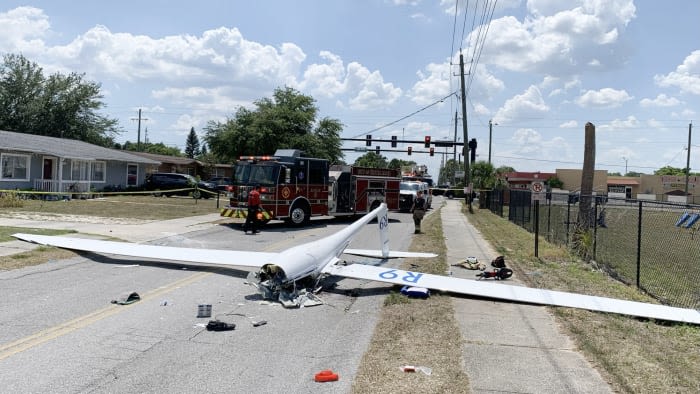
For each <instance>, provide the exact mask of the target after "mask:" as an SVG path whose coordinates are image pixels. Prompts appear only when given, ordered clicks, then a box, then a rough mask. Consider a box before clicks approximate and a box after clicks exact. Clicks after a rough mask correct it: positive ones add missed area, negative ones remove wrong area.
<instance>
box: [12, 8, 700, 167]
mask: <svg viewBox="0 0 700 394" xmlns="http://www.w3.org/2000/svg"><path fill="white" fill-rule="evenodd" d="M494 4H495V8H494ZM491 9H493V14H492V16H491V17H488V16H489V15H491V14H490V13H489V12H486V13H484V10H491ZM455 11H456V12H457V13H456V15H455ZM485 14H486V15H487V16H486V17H484V15H485ZM465 15H466V17H465ZM698 15H700V2H698V1H694V0H675V1H669V2H660V1H653V0H644V1H631V0H578V1H576V0H574V1H554V0H530V1H517V0H500V1H498V2H494V1H485V0H470V1H466V0H460V1H458V2H457V3H455V0H435V1H428V0H365V1H350V0H345V1H328V0H325V1H324V0H306V1H281V0H280V1H272V0H268V1H238V0H228V1H224V0H221V1H210V0H200V1H198V2H192V1H180V0H168V1H165V0H151V1H131V0H123V1H118V2H116V1H94V0H92V1H87V0H73V1H39V0H34V1H32V0H25V1H14V0H5V1H3V3H2V5H1V6H0V24H1V25H2V26H3V34H2V35H1V36H0V53H3V54H4V53H22V54H24V56H26V57H27V58H29V59H30V60H32V61H35V62H37V63H38V64H40V65H41V66H42V67H43V68H44V70H45V71H46V72H47V73H50V72H55V71H60V72H64V73H68V72H73V71H75V72H78V73H85V74H86V76H87V78H88V79H90V80H93V81H96V82H99V83H101V84H102V89H103V93H104V95H105V97H104V101H105V103H106V104H107V107H106V108H105V110H104V113H105V114H106V115H108V116H110V117H113V118H117V119H119V120H120V125H121V127H122V128H123V129H124V130H125V133H124V134H123V135H121V136H120V137H119V138H118V140H119V142H124V141H126V140H130V141H135V140H136V129H137V125H136V122H135V121H134V120H133V118H135V117H136V116H137V113H138V109H139V108H141V109H142V114H143V115H142V116H143V117H144V118H147V121H145V122H144V123H143V124H142V138H143V134H144V132H145V129H146V128H147V129H148V139H149V140H150V141H151V142H164V143H165V144H166V145H171V146H178V147H179V148H181V149H183V148H184V145H185V139H186V136H187V134H188V133H189V130H190V128H191V127H194V128H195V130H196V131H197V132H198V133H200V135H201V134H203V128H204V126H205V125H206V123H207V122H208V121H210V120H224V119H226V117H229V116H232V115H233V114H234V113H235V111H236V109H237V108H239V107H240V106H251V103H252V102H253V101H254V100H257V99H260V98H263V97H270V95H271V93H272V92H273V90H274V89H275V88H276V87H281V86H285V85H286V86H291V87H294V88H296V89H298V90H300V91H301V92H303V93H305V94H309V95H311V96H313V97H314V98H315V99H316V100H317V105H318V107H319V115H320V116H329V117H332V118H337V119H339V120H340V121H341V122H342V123H343V124H344V125H345V128H344V132H343V137H346V138H353V137H362V136H363V135H364V134H366V133H367V132H368V131H370V130H373V129H377V128H380V129H379V130H375V131H373V132H372V133H371V134H372V135H373V136H374V137H375V138H385V139H389V138H390V136H391V135H397V136H399V138H405V139H418V140H422V139H423V136H425V135H430V136H431V137H432V138H433V140H438V139H451V138H452V137H453V136H454V130H455V124H454V116H455V111H457V110H458V109H460V108H461V107H460V106H461V104H460V102H459V101H458V99H457V97H456V96H455V95H453V96H450V97H448V98H447V99H445V100H444V101H442V102H440V99H441V98H443V97H446V96H448V95H449V94H450V93H452V92H456V91H458V89H459V79H458V76H457V73H458V67H457V66H456V64H457V63H458V57H459V52H460V49H461V50H462V53H463V54H464V57H465V61H466V62H467V69H468V70H470V75H469V80H470V81H471V82H470V83H469V89H468V97H467V111H468V114H467V126H468V132H469V138H470V139H471V138H476V139H477V141H478V148H477V154H478V160H487V158H488V146H489V130H488V123H489V120H493V122H494V123H495V124H496V125H495V126H494V127H493V137H492V141H491V147H492V162H493V163H494V165H496V166H501V165H508V166H512V167H514V168H515V169H516V170H519V171H554V170H555V169H556V168H580V167H581V163H582V161H583V136H584V132H583V131H584V125H585V124H586V122H591V123H593V124H595V125H596V128H597V138H596V143H597V147H596V168H597V169H606V170H609V171H611V172H624V171H625V166H627V169H628V170H629V171H637V172H644V173H652V172H653V171H654V170H655V169H657V168H659V167H662V166H666V165H670V166H673V167H679V168H682V167H685V163H686V158H687V150H686V148H687V145H688V125H689V123H691V122H692V123H693V128H694V129H695V130H694V131H695V133H694V134H696V136H695V137H694V138H693V140H694V142H692V143H691V163H690V166H691V171H700V158H699V157H698V152H700V133H697V130H696V126H697V123H698V122H697V119H698V112H699V111H700V41H698V38H697V37H700V24H699V23H697V17H698ZM482 21H483V23H481V22H482ZM488 22H490V23H489V24H488V31H487V33H486V34H485V38H483V37H484V33H485V32H486V29H485V27H486V25H485V23H488ZM480 26H482V28H480ZM479 32H481V36H480V37H481V38H482V39H477V36H478V34H479ZM413 113H415V114H414V115H412V116H408V117H407V115H410V114H413ZM461 116H462V115H461V111H460V113H459V118H460V119H459V121H458V125H457V127H458V130H459V131H458V138H459V139H460V141H461V140H462V121H461ZM402 118H405V119H403V120H401V121H398V122H397V120H399V119H402ZM394 122H395V123H394ZM387 124H391V126H387V127H382V126H384V125H387ZM363 145H364V144H363V143H350V142H348V143H346V144H345V147H347V148H352V147H354V146H363ZM383 148H387V149H388V148H389V146H388V144H384V145H383ZM402 148H405V146H403V147H402ZM418 149H420V150H422V149H423V148H422V147H421V146H415V145H414V150H418ZM450 152H451V150H450ZM383 154H384V156H386V157H387V158H388V159H392V158H395V157H396V158H402V159H408V157H407V156H406V155H405V154H404V153H403V152H402V153H391V152H385V153H383ZM356 157H357V154H356V153H354V152H347V154H346V161H348V162H352V161H354V160H355V158H356ZM450 157H451V155H450ZM441 158H442V155H436V156H435V157H429V156H428V155H417V154H414V155H413V156H411V157H410V159H413V160H415V161H417V162H418V163H419V164H427V165H428V167H429V169H430V172H431V173H433V174H434V175H437V172H438V168H439V166H440V162H441Z"/></svg>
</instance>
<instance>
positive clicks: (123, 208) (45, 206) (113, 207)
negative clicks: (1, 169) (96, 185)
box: [3, 194, 227, 220]
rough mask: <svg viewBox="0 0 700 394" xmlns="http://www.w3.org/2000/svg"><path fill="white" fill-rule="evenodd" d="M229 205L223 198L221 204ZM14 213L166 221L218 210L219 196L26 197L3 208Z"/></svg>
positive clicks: (220, 205)
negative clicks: (19, 204) (46, 199)
mask: <svg viewBox="0 0 700 394" xmlns="http://www.w3.org/2000/svg"><path fill="white" fill-rule="evenodd" d="M226 204H227V200H226V199H225V198H223V197H221V199H220V200H219V207H223V206H225V205H226ZM3 212H6V213H8V214H11V213H13V212H14V213H23V212H24V213H29V212H31V213H35V214H48V215H60V214H64V215H87V216H103V217H114V218H134V219H145V220H165V219H174V218H180V217H186V216H196V215H205V214H209V213H217V212H218V209H217V199H216V198H210V199H199V200H196V199H193V198H190V197H154V196H151V195H138V194H136V195H110V196H107V197H104V198H96V199H87V200H80V199H73V200H69V201H44V200H23V201H22V206H21V207H12V208H6V209H3Z"/></svg>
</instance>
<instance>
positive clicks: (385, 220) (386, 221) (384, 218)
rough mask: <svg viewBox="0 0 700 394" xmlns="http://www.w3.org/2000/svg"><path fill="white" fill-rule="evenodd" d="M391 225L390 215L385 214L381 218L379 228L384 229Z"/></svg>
mask: <svg viewBox="0 0 700 394" xmlns="http://www.w3.org/2000/svg"><path fill="white" fill-rule="evenodd" d="M388 225H389V216H387V215H384V216H382V218H381V219H380V220H379V229H380V230H384V229H385V228H386V226H388Z"/></svg>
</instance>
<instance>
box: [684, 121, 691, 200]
mask: <svg viewBox="0 0 700 394" xmlns="http://www.w3.org/2000/svg"><path fill="white" fill-rule="evenodd" d="M692 133H693V122H690V123H689V124H688V158H687V159H686V161H685V202H688V176H690V136H691V135H692Z"/></svg>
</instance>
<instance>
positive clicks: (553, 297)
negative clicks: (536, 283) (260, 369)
mask: <svg viewBox="0 0 700 394" xmlns="http://www.w3.org/2000/svg"><path fill="white" fill-rule="evenodd" d="M325 272H326V273H329V274H331V275H337V276H344V277H349V278H355V279H367V280H375V281H379V282H387V283H394V284H397V285H408V286H416V287H425V288H428V289H432V290H439V291H449V292H452V293H459V294H466V295H471V296H480V297H488V298H496V299H501V300H509V301H515V302H524V303H531V304H540V305H552V306H564V307H570V308H579V309H587V310H591V311H599V312H609V313H619V314H623V315H631V316H639V317H646V318H651V319H661V320H669V321H678V322H684V323H692V324H700V312H699V311H697V310H694V309H684V308H677V307H671V306H666V305H657V304H649V303H644V302H636V301H626V300H618V299H614V298H607V297H597V296H589V295H583V294H575V293H567V292H563V291H553V290H544V289H534V288H529V287H523V286H513V285H507V284H503V283H496V282H482V281H476V280H471V279H462V278H453V277H449V276H441V275H432V274H424V273H420V272H411V271H403V270H399V269H393V268H386V267H374V266H369V265H364V264H351V265H346V266H343V265H334V266H330V267H328V268H327V269H326V270H325Z"/></svg>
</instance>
